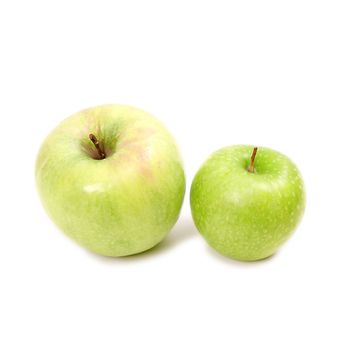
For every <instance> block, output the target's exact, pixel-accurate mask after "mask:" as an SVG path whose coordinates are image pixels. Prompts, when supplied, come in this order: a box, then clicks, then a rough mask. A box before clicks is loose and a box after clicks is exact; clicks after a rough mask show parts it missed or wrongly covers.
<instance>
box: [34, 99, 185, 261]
mask: <svg viewBox="0 0 350 350" xmlns="http://www.w3.org/2000/svg"><path fill="white" fill-rule="evenodd" d="M36 182H37V188H38V191H39V194H40V197H41V200H42V203H43V205H44V207H45V209H46V211H47V212H48V214H49V216H50V217H51V218H52V220H53V221H54V222H55V223H56V224H57V226H58V227H59V228H61V229H62V231H64V232H65V233H66V234H67V235H68V236H70V237H71V238H73V239H74V240H75V241H77V242H78V243H79V244H81V245H82V246H84V247H86V248H87V249H89V250H91V251H93V252H95V253H98V254H101V255H106V256H124V255H131V254H136V253H139V252H142V251H145V250H147V249H150V248H151V247H153V246H154V245H156V244H157V243H159V242H160V241H161V240H162V239H163V238H164V237H165V235H166V234H167V233H168V232H169V231H170V229H171V228H172V226H173V225H174V224H175V222H176V220H177V219H178V216H179V213H180V209H181V206H182V202H183V197H184V192H185V176H184V170H183V165H182V160H181V157H180V154H179V152H178V149H177V146H176V144H175V142H174V139H173V138H172V136H171V135H170V134H169V132H168V131H167V130H166V129H165V128H164V126H163V125H162V124H161V123H160V122H159V121H157V120H156V119H154V118H153V117H152V116H150V115H149V114H147V113H145V112H143V111H141V110H138V109H136V108H132V107H129V106H122V105H104V106H99V107H95V108H90V109H87V110H84V111H81V112H79V113H77V114H75V115H73V116H71V117H69V118H67V119H65V120H64V121H63V122H62V123H61V124H59V125H58V126H57V127H56V129H54V130H53V131H52V132H51V134H50V135H49V136H48V137H47V138H46V140H45V141H44V143H43V145H42V146H41V148H40V151H39V155H38V158H37V162H36Z"/></svg>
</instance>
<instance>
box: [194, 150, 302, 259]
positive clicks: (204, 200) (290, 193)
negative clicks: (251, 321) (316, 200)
mask: <svg viewBox="0 0 350 350" xmlns="http://www.w3.org/2000/svg"><path fill="white" fill-rule="evenodd" d="M253 148H254V147H253V146H247V145H238V146H230V147H225V148H222V149H220V150H218V151H216V152H215V153H213V154H212V155H211V157H210V158H209V159H208V160H207V161H206V162H205V163H204V164H203V165H202V167H201V168H200V169H199V171H198V172H197V174H196V175H195V178H194V180H193V182H192V186H191V194H190V201H191V210H192V216H193V219H194V222H195V225H196V227H197V228H198V230H199V232H200V233H201V234H202V235H203V237H204V238H205V239H206V241H207V242H208V244H209V245H210V246H211V247H213V248H214V249H215V250H217V251H218V252H220V253H221V254H223V255H225V256H228V257H230V258H233V259H237V260H243V261H254V260H260V259H264V258H267V257H269V256H270V255H272V254H274V253H275V252H276V250H277V249H278V248H279V247H280V246H281V245H282V244H283V243H284V242H285V241H286V240H287V239H288V238H289V237H290V235H291V234H292V233H293V231H294V230H295V228H296V227H297V225H298V223H299V222H300V220H301V218H302V216H303V213H304V209H305V190H304V183H303V180H302V177H301V175H300V172H299V171H298V169H297V167H296V166H295V165H294V164H293V163H292V162H291V160H290V159H288V158H287V157H286V156H284V155H283V154H281V153H278V152H276V151H274V150H271V149H268V148H263V147H261V148H258V152H257V155H256V158H255V163H254V167H255V172H254V173H251V172H249V171H248V170H247V169H248V167H249V164H250V157H251V155H252V151H253Z"/></svg>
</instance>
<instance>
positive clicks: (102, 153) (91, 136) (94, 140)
mask: <svg viewBox="0 0 350 350" xmlns="http://www.w3.org/2000/svg"><path fill="white" fill-rule="evenodd" d="M89 138H90V140H91V142H92V143H93V144H94V145H95V147H96V149H97V152H98V155H99V157H100V159H105V158H106V155H105V153H104V152H103V151H102V149H101V147H100V143H99V142H98V140H97V138H96V136H95V135H94V134H89Z"/></svg>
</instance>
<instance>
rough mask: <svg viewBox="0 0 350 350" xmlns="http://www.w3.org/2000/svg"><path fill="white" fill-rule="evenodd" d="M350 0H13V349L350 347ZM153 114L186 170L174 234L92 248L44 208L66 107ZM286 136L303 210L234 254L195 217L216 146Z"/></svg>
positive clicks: (5, 120)
mask: <svg viewBox="0 0 350 350" xmlns="http://www.w3.org/2000/svg"><path fill="white" fill-rule="evenodd" d="M349 6H350V5H349V2H348V1H337V0H332V1H322V0H317V1H309V0H300V1H299V0H294V1H280V0H276V1H271V0H267V1H249V0H246V1H219V0H216V1H205V0H202V1H191V0H186V1H180V0H177V1H164V0H163V1H133V0H127V1H102V0H100V1H88V0H85V1H72V0H70V1H62V0H61V1H34V0H33V1H15V0H2V1H1V2H0V39H1V40H0V45H1V46H0V62H1V64H0V107H1V109H0V120H1V124H0V125H1V129H0V136H1V137H0V143H1V153H0V154H1V156H2V160H1V165H0V167H1V171H0V177H1V194H0V202H1V211H0V216H1V228H0V231H1V236H0V237H1V238H0V239H1V241H0V269H1V274H0V283H1V288H0V323H1V325H0V333H1V334H0V348H1V349H4V350H12V349H35V350H41V349H45V350H46V349H52V350H55V349H60V350H61V349H69V350H70V349H87V350H89V349H123V350H128V349H152V350H153V349H170V350H171V349H240V350H246V349H269V350H273V349H287V350H288V349H293V350H294V349H337V350H339V349H349V347H350V335H349V334H350V333H349V328H350V316H349V313H350V301H349V298H350V286H349V274H350V252H349V249H350V227H349V226H350V225H349V220H348V218H349V195H350V190H349V188H350V172H349V171H350V166H349V154H350V153H349V152H350V150H349V145H350V141H349V127H348V123H347V121H348V120H349V115H350V114H349V113H350V99H349V96H350V40H349V39H350V21H349V18H350V9H349ZM103 103H125V104H130V105H134V106H136V107H139V108H142V109H144V110H146V111H149V112H151V113H152V114H154V115H155V116H157V117H158V118H159V119H160V120H162V121H163V122H164V123H165V124H166V125H167V127H168V128H169V129H170V130H171V131H172V133H173V134H174V136H175V137H176V139H177V141H178V144H179V146H180V148H181V150H182V154H183V157H184V161H185V166H186V173H187V194H186V198H185V202H184V206H183V210H182V214H181V217H180V219H179V221H178V223H177V225H176V226H175V228H174V229H173V230H172V232H171V233H170V235H169V236H168V238H167V239H166V240H165V241H164V242H163V243H161V244H160V245H159V246H157V247H156V248H155V249H153V250H151V251H149V252H147V253H145V254H141V255H138V256H135V257H128V258H121V259H111V258H103V257H98V256H95V255H93V254H90V253H88V252H86V251H85V250H83V249H82V248H80V247H79V246H77V245H76V244H75V243H73V242H72V241H70V239H68V238H66V237H65V236H64V235H63V234H61V233H60V232H59V231H58V230H57V229H56V227H55V226H54V225H53V224H52V223H51V222H50V220H49V219H48V217H47V216H46V214H45V212H44V210H43V209H42V207H41V204H40V202H39V199H38V197H37V194H36V190H35V184H34V161H35V157H36V153H37V151H38V148H39V145H40V143H41V142H42V140H43V139H44V137H45V136H46V135H47V133H48V132H49V131H50V130H51V129H52V128H53V127H55V126H56V124H58V123H59V122H60V121H61V120H62V119H63V118H65V117H67V116H69V115H70V114H72V113H74V112H76V111H79V110H80V109H83V108H86V107H89V106H94V105H98V104H103ZM236 143H251V144H256V145H258V146H259V145H265V146H269V147H272V148H275V149H277V150H279V151H281V152H283V153H285V154H287V155H288V156H290V157H291V158H292V159H293V160H294V161H295V162H296V163H297V164H298V166H299V168H300V169H301V171H302V173H303V175H304V178H305V183H306V187H307V195H308V202H307V210H306V214H305V217H304V220H303V222H302V224H301V226H300V227H299V229H298V230H297V232H296V233H295V235H294V236H293V237H292V238H291V240H290V241H289V242H288V243H287V244H286V245H285V246H284V247H283V248H282V249H281V250H280V251H279V253H278V254H276V255H275V256H274V257H272V258H271V259H268V260H265V261H262V262H258V263H239V262H235V261H233V260H230V259H227V258H224V257H222V256H220V255H219V254H217V253H215V252H214V251H213V250H212V249H210V248H209V247H208V246H207V245H206V243H205V241H204V240H203V239H202V237H201V236H200V235H199V234H198V233H197V231H196V229H195V228H194V226H193V224H192V220H191V216H190V210H189V203H188V189H189V187H190V185H191V180H192V178H193V175H194V173H195V171H196V170H197V169H198V167H199V166H200V164H201V163H202V162H203V161H204V160H205V159H206V158H207V157H208V155H209V154H210V153H211V152H213V151H214V150H216V149H218V148H220V147H222V146H226V145H230V144H236Z"/></svg>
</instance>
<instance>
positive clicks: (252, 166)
mask: <svg viewBox="0 0 350 350" xmlns="http://www.w3.org/2000/svg"><path fill="white" fill-rule="evenodd" d="M256 152H258V147H254V149H253V153H252V156H251V157H250V164H249V168H248V171H249V172H250V173H254V172H255V169H254V161H255V156H256Z"/></svg>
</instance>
